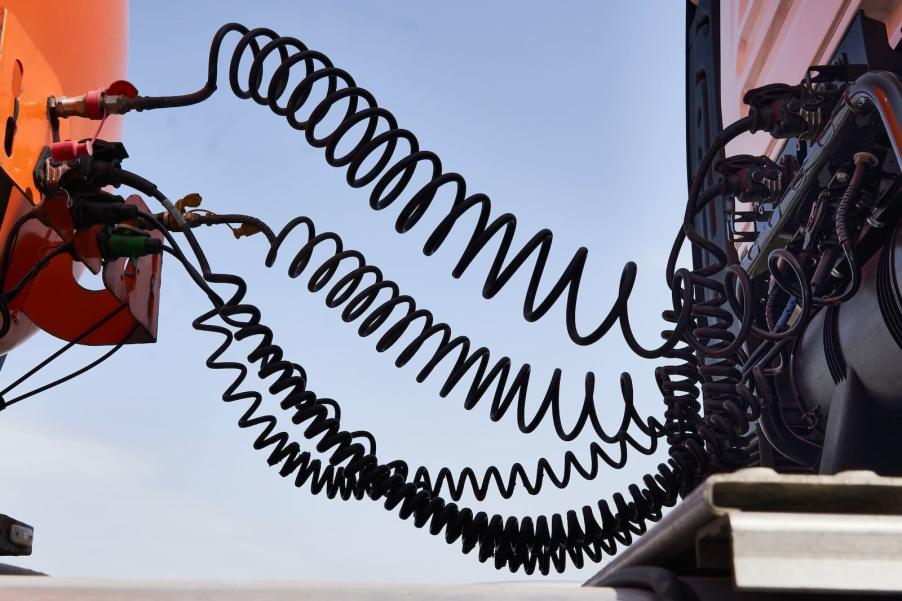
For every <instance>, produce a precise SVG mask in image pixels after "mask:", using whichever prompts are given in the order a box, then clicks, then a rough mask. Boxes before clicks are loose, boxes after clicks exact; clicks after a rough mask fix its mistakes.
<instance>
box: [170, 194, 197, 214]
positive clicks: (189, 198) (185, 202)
mask: <svg viewBox="0 0 902 601" xmlns="http://www.w3.org/2000/svg"><path fill="white" fill-rule="evenodd" d="M202 200H203V198H201V196H200V194H198V193H197V192H192V193H191V194H186V195H185V196H184V197H182V199H181V200H179V201H178V202H177V203H175V208H177V209H178V210H179V211H182V210H184V208H185V207H191V208H192V209H194V208H197V207H199V206H200V203H201V201H202Z"/></svg>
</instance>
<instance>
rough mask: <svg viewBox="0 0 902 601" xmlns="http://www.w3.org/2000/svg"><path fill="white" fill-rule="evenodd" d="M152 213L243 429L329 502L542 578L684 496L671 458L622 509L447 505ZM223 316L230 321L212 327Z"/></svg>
mask: <svg viewBox="0 0 902 601" xmlns="http://www.w3.org/2000/svg"><path fill="white" fill-rule="evenodd" d="M122 182H123V183H124V184H125V185H128V186H131V187H134V188H136V189H138V190H139V191H142V192H144V193H145V194H148V195H151V196H153V197H155V198H157V199H159V200H161V202H163V204H164V206H167V207H172V203H171V202H169V201H168V199H166V197H165V196H164V195H163V194H162V193H160V192H159V190H158V189H157V188H156V186H155V185H153V184H152V183H151V182H149V181H147V180H145V179H143V178H141V177H139V176H136V175H134V174H131V173H128V172H123V174H122ZM173 210H174V209H173ZM144 218H145V219H148V220H150V221H151V222H154V223H155V225H156V226H157V227H158V228H160V229H161V230H163V231H164V233H165V235H166V237H167V240H168V242H169V244H170V245H171V246H170V247H166V250H167V251H168V252H170V253H171V254H173V255H174V256H175V257H176V258H177V259H178V260H179V261H180V262H181V263H182V264H183V265H184V266H185V269H186V270H187V271H188V273H189V275H191V277H192V279H193V280H194V281H195V282H196V283H197V284H198V286H199V287H200V288H201V289H202V290H203V291H204V292H205V293H206V294H207V296H208V298H209V299H210V301H211V303H212V304H213V308H212V309H211V310H210V311H208V312H206V313H204V314H203V315H201V316H200V317H198V318H197V319H196V320H194V322H193V326H194V327H195V329H197V330H199V331H203V332H212V333H217V334H220V335H222V336H223V342H222V344H220V346H219V347H218V348H217V349H216V350H215V351H214V352H213V353H212V354H211V355H210V357H209V358H208V359H207V361H206V364H207V366H208V367H209V368H210V369H216V370H232V371H236V372H237V376H236V377H235V380H234V381H233V382H232V384H231V385H229V387H228V388H227V390H226V391H225V393H224V394H223V395H222V398H223V400H224V401H226V402H236V401H237V402H246V403H247V404H248V408H247V410H246V411H245V412H244V414H243V415H242V416H241V418H240V419H239V426H240V427H241V428H255V429H257V430H259V431H258V434H257V437H256V439H255V440H254V448H256V449H258V450H268V451H269V455H268V459H267V460H268V462H269V464H270V465H271V466H277V465H278V466H279V474H280V475H281V476H283V477H291V478H293V480H294V483H295V485H296V486H298V487H303V486H306V485H307V484H309V485H310V490H311V491H312V492H313V493H315V494H316V493H322V492H325V494H326V495H327V496H328V497H330V498H334V497H336V496H338V497H341V498H343V499H349V498H351V497H354V498H357V499H362V498H363V497H364V496H368V497H370V498H371V499H373V500H384V505H385V507H386V509H389V510H396V509H397V510H398V515H399V517H401V518H402V519H408V518H411V517H412V518H413V520H414V524H415V525H416V526H417V527H420V528H422V527H424V526H427V525H428V526H429V531H430V532H431V533H432V534H441V533H444V534H445V539H446V540H447V541H448V542H449V543H454V542H456V541H458V540H460V541H461V544H462V550H463V551H464V552H465V553H469V552H470V551H472V550H473V549H478V557H479V560H480V561H487V560H488V559H489V558H493V560H494V565H495V566H496V567H497V568H499V569H500V568H503V567H507V568H509V569H510V570H511V571H512V572H515V571H517V570H519V569H521V568H522V569H523V570H524V571H526V572H527V573H532V572H533V571H534V570H536V569H538V570H539V571H540V572H541V573H543V574H547V573H548V572H549V571H550V570H551V569H552V568H554V569H555V570H557V571H559V572H560V571H563V569H564V568H565V566H566V564H567V559H568V558H569V559H570V561H571V562H572V563H573V564H574V565H575V566H577V567H582V565H584V561H585V557H588V558H589V559H591V560H592V561H599V560H600V559H601V557H602V556H603V555H604V554H613V553H615V552H616V550H617V548H618V544H622V545H628V544H630V542H631V541H632V538H633V535H637V534H642V533H644V532H645V530H646V528H647V525H646V523H647V522H648V521H656V520H658V519H660V517H661V508H662V507H665V506H671V505H673V504H674V503H675V502H676V499H677V490H678V489H679V482H678V480H677V476H676V475H675V474H674V472H673V470H672V469H671V468H670V467H669V466H667V465H664V464H661V465H659V466H658V473H657V474H655V475H651V474H650V475H647V476H645V477H644V478H643V484H644V487H640V486H638V485H631V486H630V487H629V488H628V491H629V497H628V498H626V497H624V496H623V495H621V494H620V493H617V494H614V495H613V505H614V508H615V509H616V513H614V512H612V511H611V507H610V506H609V504H608V503H607V501H604V500H601V501H599V502H598V504H597V517H596V512H595V511H594V510H593V508H592V506H590V505H586V506H583V507H582V509H581V510H580V511H579V512H577V511H576V510H570V511H567V512H566V513H564V514H560V513H556V514H553V515H552V516H550V517H548V516H538V517H536V518H532V517H528V516H527V517H524V518H516V517H513V516H510V517H505V516H501V515H497V514H496V515H492V516H489V515H487V514H486V513H485V512H481V511H480V512H474V511H472V510H471V509H469V508H462V507H459V506H458V505H457V504H456V503H453V502H446V501H444V500H443V499H442V498H441V497H439V496H436V495H433V494H432V493H431V492H430V491H428V490H425V489H424V488H423V487H422V486H418V485H417V484H416V483H415V482H412V481H410V480H409V479H408V478H407V473H406V466H405V465H404V464H403V462H399V461H393V462H388V463H382V462H380V460H379V459H378V457H377V455H376V440H375V438H374V437H373V436H372V435H371V434H370V433H368V432H364V431H358V432H347V431H344V430H342V429H341V412H340V406H339V404H338V403H337V402H336V401H334V400H332V399H324V398H319V397H318V396H317V395H316V394H315V393H314V392H313V391H311V390H309V389H307V386H306V383H307V378H306V374H305V372H304V369H303V367H302V366H300V365H298V364H297V363H293V362H291V361H288V360H286V359H285V358H284V355H283V351H282V349H281V347H279V346H278V345H277V344H275V342H274V340H273V332H272V330H270V329H269V328H268V327H267V326H265V325H264V324H263V323H261V313H260V310H259V309H258V308H256V307H255V306H253V305H251V304H249V303H246V302H244V296H245V293H246V284H245V282H244V280H242V279H241V278H240V277H238V276H235V275H231V274H220V273H214V272H213V271H212V270H211V268H210V266H209V263H208V261H207V259H206V257H205V256H204V254H203V251H202V250H201V248H200V245H199V244H198V243H197V241H196V240H195V239H194V236H193V234H192V233H191V231H190V228H188V227H184V228H183V231H184V233H185V235H186V236H187V237H188V241H189V244H190V245H191V247H192V250H193V251H194V254H195V256H196V257H197V260H198V263H199V264H200V266H201V269H200V272H198V270H197V269H196V268H195V267H194V265H193V264H192V263H191V262H190V261H189V260H188V259H187V258H186V257H185V256H184V254H183V253H182V252H181V250H179V248H178V245H177V243H176V242H175V240H174V239H173V238H172V235H171V234H170V233H169V232H168V231H165V228H164V226H163V225H162V224H161V223H160V222H159V220H156V219H155V218H154V217H153V216H149V215H146V216H144ZM211 284H226V285H230V286H234V288H235V292H234V293H233V294H232V295H231V296H230V297H228V298H226V299H223V298H222V297H221V296H220V295H219V294H218V293H217V292H216V291H215V290H213V289H212V287H211ZM216 318H219V319H221V320H222V321H223V322H224V323H225V324H226V326H228V327H226V326H222V325H218V324H216V323H211V322H212V321H213V320H214V319H216ZM245 339H256V340H258V343H257V345H256V347H255V348H254V349H253V350H252V351H251V352H250V353H249V354H248V355H247V360H248V362H249V363H250V364H259V365H258V369H257V376H258V378H259V379H260V380H262V381H268V382H269V386H268V392H269V393H270V394H272V395H276V396H279V397H280V398H281V401H280V406H281V408H282V409H283V410H284V411H286V412H287V413H288V414H289V415H290V420H291V421H292V422H293V423H294V424H295V425H297V426H301V427H302V428H303V430H302V432H303V435H304V437H305V438H306V439H308V440H310V441H315V451H316V453H320V454H323V455H326V456H327V457H328V459H327V461H326V463H324V462H323V461H321V460H319V459H317V458H314V456H313V454H312V453H311V452H310V451H305V450H302V448H301V446H300V445H299V444H298V443H297V442H296V441H293V440H291V438H290V436H289V435H288V434H287V433H286V432H285V431H283V430H282V429H281V428H280V426H279V420H278V417H276V416H275V415H269V414H264V413H262V412H261V411H260V407H261V404H262V401H263V396H262V394H261V393H259V392H257V391H254V390H242V389H241V387H242V385H243V383H244V381H245V379H246V378H247V376H248V372H249V369H248V367H247V366H246V365H244V364H243V363H239V362H233V361H222V360H220V358H221V356H222V355H223V353H224V352H225V351H226V350H227V349H228V348H229V347H230V345H231V344H232V342H233V341H241V340H245Z"/></svg>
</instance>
